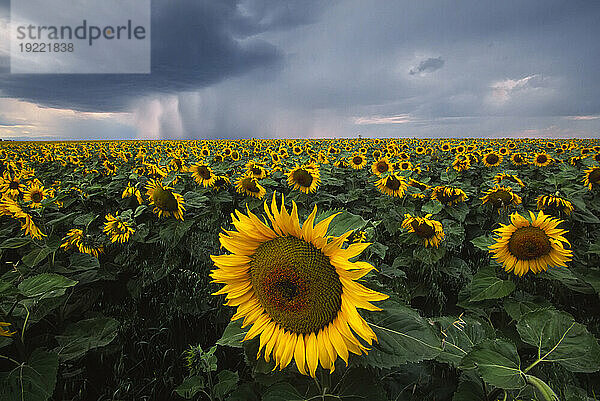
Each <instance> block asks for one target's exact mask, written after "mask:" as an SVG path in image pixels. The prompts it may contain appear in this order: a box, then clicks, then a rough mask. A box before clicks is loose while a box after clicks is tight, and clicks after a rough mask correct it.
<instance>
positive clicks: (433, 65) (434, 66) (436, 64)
mask: <svg viewBox="0 0 600 401" xmlns="http://www.w3.org/2000/svg"><path fill="white" fill-rule="evenodd" d="M443 66H444V60H442V58H441V57H436V58H431V57H430V58H428V59H426V60H423V61H421V62H420V63H419V65H418V66H417V67H416V68H411V70H410V71H409V72H408V73H409V74H410V75H415V74H418V73H422V72H433V71H436V70H439V69H440V68H442V67H443Z"/></svg>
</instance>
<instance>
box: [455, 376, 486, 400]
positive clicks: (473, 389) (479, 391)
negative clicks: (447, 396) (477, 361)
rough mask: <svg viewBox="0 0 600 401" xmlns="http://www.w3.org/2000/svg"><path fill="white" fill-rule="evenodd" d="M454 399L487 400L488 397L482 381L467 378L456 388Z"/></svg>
mask: <svg viewBox="0 0 600 401" xmlns="http://www.w3.org/2000/svg"><path fill="white" fill-rule="evenodd" d="M452 401H487V398H486V396H485V393H484V392H483V386H482V385H481V383H475V382H472V381H470V380H465V381H462V382H460V384H459V385H458V387H457V388H456V392H455V393H454V396H453V397H452Z"/></svg>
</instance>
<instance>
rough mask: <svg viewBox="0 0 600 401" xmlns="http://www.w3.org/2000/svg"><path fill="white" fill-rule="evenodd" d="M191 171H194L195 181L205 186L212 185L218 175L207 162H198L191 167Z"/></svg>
mask: <svg viewBox="0 0 600 401" xmlns="http://www.w3.org/2000/svg"><path fill="white" fill-rule="evenodd" d="M190 171H191V172H192V177H194V181H196V182H197V183H198V185H202V186H203V187H204V188H206V187H209V186H212V184H213V183H214V182H215V179H216V176H215V175H214V173H213V171H212V169H211V168H210V167H209V166H207V165H206V164H203V163H200V164H196V165H194V166H192V167H190Z"/></svg>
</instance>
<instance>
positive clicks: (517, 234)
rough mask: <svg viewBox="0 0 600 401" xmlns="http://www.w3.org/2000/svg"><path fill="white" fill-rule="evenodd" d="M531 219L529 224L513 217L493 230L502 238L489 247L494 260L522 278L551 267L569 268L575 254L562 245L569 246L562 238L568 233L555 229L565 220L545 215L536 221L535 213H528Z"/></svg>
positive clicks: (539, 215)
mask: <svg viewBox="0 0 600 401" xmlns="http://www.w3.org/2000/svg"><path fill="white" fill-rule="evenodd" d="M529 216H530V220H528V219H526V218H525V217H523V216H521V215H520V214H518V213H513V214H511V215H510V219H511V223H510V224H508V225H504V224H502V227H500V228H497V229H496V230H494V231H495V232H496V233H497V234H499V235H500V237H499V238H497V239H496V243H495V244H493V245H491V246H490V253H493V254H494V255H493V256H492V257H493V258H494V259H496V260H497V261H498V262H499V263H502V264H503V265H504V270H506V271H507V272H513V273H514V274H515V275H517V276H523V275H524V274H525V273H527V272H528V271H529V270H531V271H532V272H533V273H539V272H541V271H542V270H544V271H545V270H546V269H547V268H548V266H562V267H566V266H567V265H566V262H568V261H570V260H571V256H572V255H573V252H572V251H571V250H568V249H565V248H564V245H563V243H564V244H566V245H568V246H569V245H570V244H569V241H568V240H567V239H566V238H565V237H564V236H563V234H566V233H567V230H562V229H558V228H556V226H558V224H559V223H561V222H562V220H558V219H554V218H552V217H550V216H549V215H547V214H544V212H542V211H540V212H539V213H538V215H537V217H536V215H535V214H534V213H533V212H529Z"/></svg>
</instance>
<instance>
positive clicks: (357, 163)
mask: <svg viewBox="0 0 600 401" xmlns="http://www.w3.org/2000/svg"><path fill="white" fill-rule="evenodd" d="M348 163H349V164H350V167H352V168H353V169H354V170H360V169H362V168H363V167H364V166H365V165H366V164H367V158H366V157H365V156H364V155H361V154H359V153H355V154H354V156H349V157H348Z"/></svg>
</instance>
